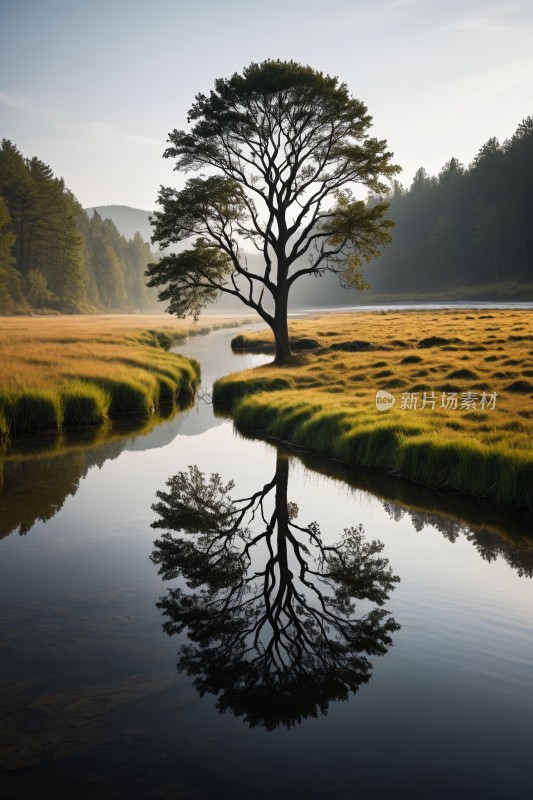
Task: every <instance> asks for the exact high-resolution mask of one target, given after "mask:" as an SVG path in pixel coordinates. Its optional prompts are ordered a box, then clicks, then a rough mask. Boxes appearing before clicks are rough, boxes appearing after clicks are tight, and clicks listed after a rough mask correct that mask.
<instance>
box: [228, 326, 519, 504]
mask: <svg viewBox="0 0 533 800" xmlns="http://www.w3.org/2000/svg"><path fill="white" fill-rule="evenodd" d="M290 332H291V336H292V337H293V338H294V339H298V338H312V339H316V340H317V342H318V343H319V344H320V345H321V347H320V348H319V349H318V350H316V351H314V352H311V353H306V354H302V355H299V356H298V357H297V358H296V359H295V360H294V362H293V363H290V364H288V365H287V366H284V367H277V366H274V365H267V366H264V367H260V368H258V369H255V370H250V371H247V372H241V373H236V374H234V375H230V376H227V377H226V378H223V379H222V380H220V381H218V382H217V384H216V385H215V393H214V400H215V402H216V403H217V404H228V405H231V406H232V408H233V416H234V419H235V421H236V424H237V425H238V426H239V427H240V428H242V429H245V430H249V431H254V432H256V433H261V434H264V435H267V436H272V437H275V438H278V439H281V440H285V441H289V442H292V443H294V444H297V445H300V446H302V447H305V448H308V449H309V450H312V451H314V452H317V453H322V454H324V455H327V456H330V457H333V458H336V459H339V460H341V461H343V462H345V463H347V464H353V465H361V466H373V467H380V468H382V469H385V470H387V471H389V472H391V473H394V474H397V475H404V476H406V477H408V478H411V479H414V480H417V481H420V482H421V483H424V484H427V485H429V486H433V487H437V488H439V489H441V490H444V491H450V492H464V493H468V494H472V495H481V496H486V497H489V498H491V499H492V500H494V501H495V502H497V503H498V504H500V505H503V506H508V507H518V508H523V507H526V508H531V507H533V454H532V448H531V442H532V434H533V314H532V313H531V312H528V311H514V310H513V311H511V310H482V311H476V310H459V311H457V310H445V311H399V312H395V311H391V312H358V313H355V314H339V315H331V314H330V315H322V316H316V317H311V318H306V319H303V320H297V321H295V322H293V323H291V326H290ZM269 343H270V344H271V341H270V337H269V335H268V334H267V333H266V332H261V333H258V334H250V335H249V336H246V337H242V336H241V337H239V340H238V341H237V344H239V345H240V346H241V347H250V348H253V347H267V346H268V345H269ZM378 390H384V391H386V392H388V393H390V394H391V395H393V397H394V399H395V403H394V405H393V406H392V408H390V409H389V410H387V411H380V410H378V409H377V408H376V402H375V401H376V392H377V391H378ZM454 395H455V400H454V399H453V398H454ZM443 402H444V405H443ZM455 402H456V404H457V407H454V403H455ZM493 405H494V407H492V406H493Z"/></svg>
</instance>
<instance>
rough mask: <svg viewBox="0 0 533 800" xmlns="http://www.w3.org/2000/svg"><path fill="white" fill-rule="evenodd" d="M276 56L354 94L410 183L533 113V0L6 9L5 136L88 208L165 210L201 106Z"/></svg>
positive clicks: (154, 0) (2, 22)
mask: <svg viewBox="0 0 533 800" xmlns="http://www.w3.org/2000/svg"><path fill="white" fill-rule="evenodd" d="M267 58H274V59H275V58H281V59H284V60H290V59H292V60H294V61H298V62H300V63H304V64H309V65H310V66H311V67H313V68H314V69H317V70H320V71H322V72H325V73H327V74H330V75H337V76H338V77H339V78H340V80H341V81H342V82H344V83H346V84H347V85H348V88H349V90H350V92H351V94H353V95H354V96H355V97H357V98H359V99H360V100H362V101H363V102H364V103H365V104H366V105H367V106H368V110H369V113H370V114H371V116H372V117H373V120H374V127H373V131H372V132H373V134H374V135H376V136H378V137H379V138H385V139H386V140H387V142H388V145H389V149H391V150H392V151H393V152H394V155H395V161H396V163H399V164H400V165H401V166H402V167H403V173H402V175H401V176H400V180H401V181H402V182H403V183H404V184H406V185H409V184H410V182H411V180H412V177H413V174H414V172H415V171H416V169H417V168H418V167H419V166H424V167H425V168H426V169H427V170H428V172H430V173H431V174H437V173H438V172H439V170H440V169H441V168H442V166H443V165H444V163H445V162H446V161H448V160H449V159H450V158H451V157H452V156H455V157H457V158H459V160H460V161H462V162H463V163H465V164H468V163H470V162H471V161H472V159H473V157H474V155H475V154H476V153H477V151H478V150H479V148H480V147H481V145H482V144H483V143H484V142H486V141H487V139H488V138H490V137H491V136H496V137H498V138H499V139H500V141H503V140H504V139H505V138H507V137H508V136H511V135H512V133H513V132H514V130H515V129H516V127H517V125H518V123H519V122H520V121H521V120H522V119H523V118H524V117H526V116H529V115H531V114H533V2H532V0H523V2H520V0H518V2H516V3H513V2H507V3H500V2H495V3H491V2H490V0H351V2H349V1H348V0H329V2H324V0H320V2H316V0H264V2H255V1H254V0H248V1H247V2H246V0H221V2H214V1H213V0H195V2H183V1H182V0H143V2H139V1H138V0H90V2H89V1H88V0H0V138H7V139H10V140H11V141H12V142H13V143H14V144H16V145H17V146H18V148H19V149H20V150H21V151H22V153H23V154H24V155H25V156H34V155H35V156H38V157H39V158H40V159H41V160H43V161H45V162H46V163H47V164H49V165H50V166H51V168H52V170H53V171H54V174H55V175H57V176H62V177H63V178H64V179H65V182H66V185H67V186H68V188H69V189H71V191H72V192H73V193H74V195H75V196H76V197H77V198H78V200H79V201H80V202H81V203H82V205H83V206H85V207H87V206H93V205H108V204H114V203H116V204H121V205H129V206H134V207H138V208H144V209H153V208H154V206H155V202H156V197H157V192H158V187H159V185H160V184H164V185H176V182H177V181H180V182H181V181H182V179H180V177H179V176H178V175H177V174H176V173H173V172H172V164H171V162H169V161H168V160H164V159H163V158H162V153H163V150H164V149H165V141H166V138H167V135H168V133H169V131H171V130H173V129H174V128H187V110H188V108H189V107H190V106H191V104H192V102H193V101H194V96H195V95H196V94H197V93H198V92H204V93H207V92H208V91H209V90H210V89H211V88H212V86H213V82H214V80H215V78H218V77H229V76H230V75H231V74H232V73H234V72H241V71H242V69H243V67H245V66H247V65H248V64H249V63H250V62H252V61H256V62H260V61H263V60H265V59H267Z"/></svg>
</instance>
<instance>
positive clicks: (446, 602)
mask: <svg viewBox="0 0 533 800" xmlns="http://www.w3.org/2000/svg"><path fill="white" fill-rule="evenodd" d="M232 335H233V334H232V332H228V331H222V332H217V333H214V334H211V335H209V336H207V337H204V338H199V337H197V338H195V339H193V340H191V341H190V342H188V343H186V344H184V345H182V346H180V347H179V348H176V350H177V351H179V352H183V353H184V354H186V355H191V356H193V357H195V358H197V359H198V360H199V361H200V363H201V365H202V379H203V384H204V389H203V390H202V392H201V393H200V399H199V401H198V403H197V404H195V405H194V406H192V407H191V408H189V409H185V410H182V411H180V412H178V413H176V410H170V409H167V410H166V412H165V413H166V418H161V419H157V420H156V419H154V420H152V421H151V422H150V423H148V424H145V425H144V426H143V427H142V428H139V427H136V425H137V426H138V425H139V423H135V421H132V420H130V421H128V422H121V423H120V424H115V425H114V426H112V428H111V429H110V430H108V431H104V432H102V431H99V432H98V431H89V432H88V431H85V432H83V433H80V434H79V435H76V434H74V433H73V432H68V433H66V434H63V436H62V437H54V438H51V437H50V436H49V435H43V436H42V437H36V438H34V439H32V440H31V442H29V441H26V442H24V441H23V442H20V443H17V444H16V446H15V447H14V448H13V449H12V450H11V451H10V452H9V453H8V454H7V456H6V460H5V462H4V465H3V478H2V491H1V493H0V536H1V537H2V538H1V539H0V625H1V628H0V679H1V699H0V709H1V711H0V715H1V724H0V796H1V797H13V798H32V800H33V799H34V798H36V799H38V798H49V797H50V798H62V797H76V798H97V797H98V798H131V797H136V798H137V797H139V798H162V799H163V798H165V800H166V799H167V798H168V800H170V799H171V798H180V799H181V800H184V799H185V798H191V800H202V798H206V799H207V798H226V797H227V798H238V799H239V798H249V797H253V798H258V799H259V800H261V799H262V798H272V797H273V796H274V797H277V798H280V800H284V798H295V799H296V800H299V798H302V800H303V799H304V798H317V797H324V798H332V800H348V799H350V800H351V799H352V798H362V800H367V799H368V800H371V798H389V797H393V796H395V797H401V798H403V797H410V798H450V797H455V798H463V797H464V798H466V797H468V798H504V797H505V798H515V797H516V798H518V797H527V796H531V793H532V792H533V770H532V767H531V734H532V732H533V581H532V576H533V539H532V538H531V537H530V535H529V534H530V525H531V520H530V519H528V518H516V519H512V518H510V517H508V516H507V515H504V514H501V513H498V512H496V511H495V510H494V509H492V508H489V507H485V506H483V505H481V504H474V503H467V502H464V501H461V500H460V499H459V498H442V497H440V496H438V495H435V494H433V493H431V492H428V491H422V490H421V489H420V488H419V487H417V486H415V485H414V484H409V483H406V482H399V481H397V480H395V479H393V478H391V477H388V476H383V475H379V474H376V475H373V474H371V473H369V472H368V471H366V472H358V471H355V470H347V469H345V468H343V467H342V466H341V465H337V464H335V463H333V462H328V461H326V460H320V459H316V458H313V457H312V456H310V455H305V454H303V453H295V452H293V451H290V450H284V449H282V448H277V447H276V446H275V445H274V444H273V443H268V442H264V441H260V440H254V439H249V438H245V437H243V436H242V435H240V434H239V433H237V432H236V431H235V430H234V429H233V425H232V422H231V421H230V420H229V419H227V418H225V417H224V416H217V415H215V414H214V412H213V408H212V405H211V404H210V397H209V387H210V385H211V384H212V382H213V380H214V379H215V378H216V377H217V376H219V375H222V374H226V373H228V372H230V371H232V370H236V369H241V368H246V367H249V366H253V365H256V364H259V363H263V362H264V361H266V360H268V357H265V356H261V355H256V356H252V355H246V356H236V355H233V354H232V353H231V351H230V348H229V342H230V339H231V337H232ZM156 423H157V424H156ZM173 476H174V477H173ZM171 479H172V480H171ZM153 506H155V507H154V508H152V507H153ZM208 531H209V535H207V532H208Z"/></svg>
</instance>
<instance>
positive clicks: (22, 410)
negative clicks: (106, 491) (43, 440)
mask: <svg viewBox="0 0 533 800" xmlns="http://www.w3.org/2000/svg"><path fill="white" fill-rule="evenodd" d="M235 324H238V323H236V322H235V321H229V320H228V321H227V322H223V321H220V320H219V319H216V318H213V319H211V318H207V319H205V320H202V323H201V325H194V324H193V323H187V322H182V321H178V320H176V319H174V318H172V317H168V316H162V315H106V316H76V317H72V316H69V317H15V318H13V317H9V318H0V365H1V368H0V369H1V371H0V436H1V435H4V436H5V435H7V434H8V433H9V432H18V431H22V430H24V431H27V430H36V429H39V428H47V427H57V426H60V425H61V424H63V423H66V424H69V423H72V424H84V423H94V422H98V421H101V420H103V419H106V418H107V416H108V415H109V414H111V415H114V414H118V413H122V412H125V411H130V412H148V411H150V410H151V409H152V408H153V407H155V406H156V405H157V404H158V403H159V402H160V401H162V400H171V399H173V398H175V397H176V396H178V395H186V394H190V393H192V392H193V391H194V388H195V386H196V385H197V383H198V380H199V369H198V365H197V364H195V363H193V362H192V361H191V360H189V359H186V358H183V357H182V356H179V355H176V354H173V353H168V352H166V348H168V346H169V345H170V344H171V343H172V341H174V340H179V339H183V338H185V337H186V336H188V335H193V334H196V333H200V332H201V333H207V332H209V331H210V330H213V329H214V328H218V327H222V326H224V327H228V326H230V325H235Z"/></svg>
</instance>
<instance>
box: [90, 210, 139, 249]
mask: <svg viewBox="0 0 533 800" xmlns="http://www.w3.org/2000/svg"><path fill="white" fill-rule="evenodd" d="M85 211H86V212H87V214H88V215H89V216H90V217H92V215H93V212H94V211H97V212H98V213H99V214H100V216H101V217H102V219H110V220H111V221H112V222H113V223H114V224H115V225H116V227H117V228H118V230H119V232H120V233H121V234H122V235H123V236H125V237H126V239H133V237H134V236H135V234H136V233H137V232H139V233H140V234H141V236H142V238H143V239H144V241H145V242H149V241H150V237H151V236H152V226H151V225H150V222H149V217H150V215H151V214H152V213H153V212H152V211H145V210H144V209H142V208H131V206H92V207H90V208H86V209H85Z"/></svg>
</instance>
